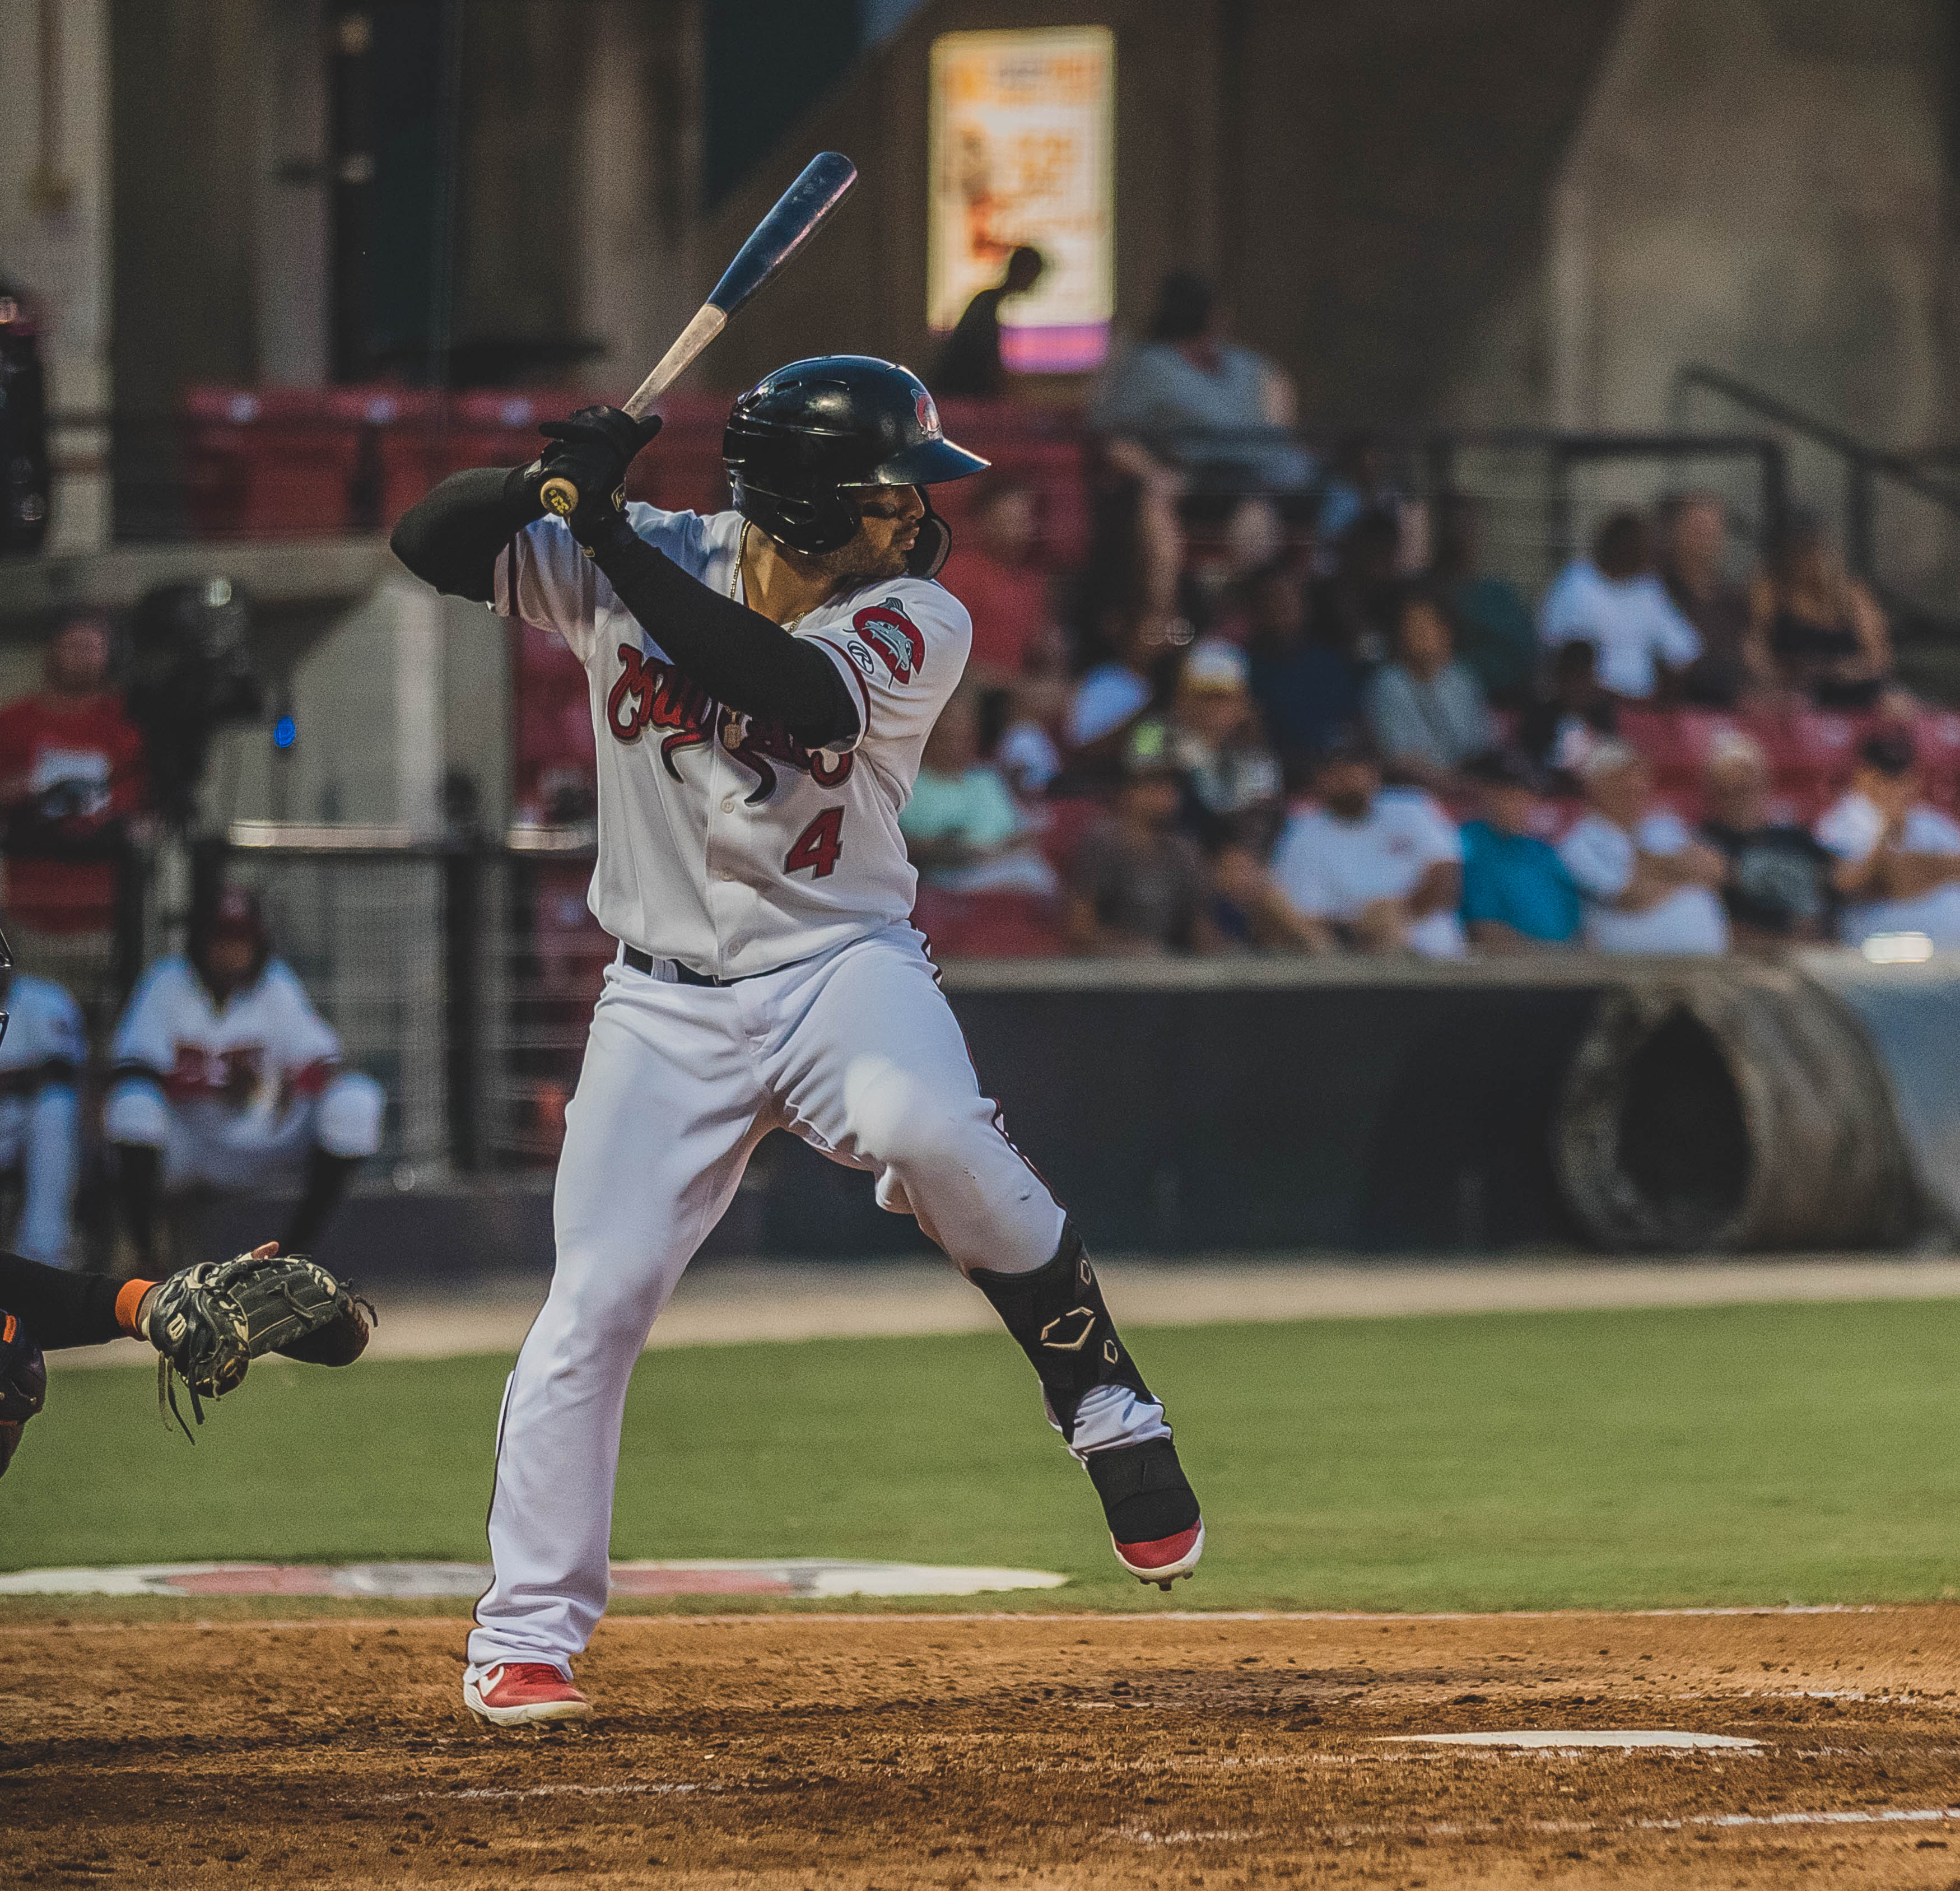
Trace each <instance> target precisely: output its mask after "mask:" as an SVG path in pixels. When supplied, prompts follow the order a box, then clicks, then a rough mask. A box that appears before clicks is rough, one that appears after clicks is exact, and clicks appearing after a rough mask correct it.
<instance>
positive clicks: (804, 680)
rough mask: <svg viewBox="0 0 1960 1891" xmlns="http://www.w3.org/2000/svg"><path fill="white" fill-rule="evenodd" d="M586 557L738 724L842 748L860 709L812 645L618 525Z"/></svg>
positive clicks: (851, 734) (815, 745)
mask: <svg viewBox="0 0 1960 1891" xmlns="http://www.w3.org/2000/svg"><path fill="white" fill-rule="evenodd" d="M593 558H594V559H595V560H596V561H597V563H598V566H599V568H600V570H601V571H603V572H604V573H605V574H606V582H607V583H608V584H610V585H611V586H612V587H613V593H614V594H615V595H616V597H618V598H619V601H620V602H621V603H622V604H624V605H625V606H626V608H627V609H628V610H629V611H631V612H632V613H633V615H634V616H635V617H636V618H638V619H639V621H640V622H641V623H642V624H644V626H646V627H647V629H648V631H649V632H651V633H652V635H653V636H654V639H655V641H657V642H658V644H659V645H660V648H662V649H663V651H666V652H667V655H668V656H669V657H671V658H672V659H673V661H674V663H675V664H676V666H678V667H679V669H680V670H681V671H682V672H683V674H685V675H686V676H687V677H688V678H689V680H690V681H692V682H693V683H698V685H699V686H701V687H702V689H705V690H706V691H707V692H708V694H709V695H710V696H713V697H714V699H715V700H716V701H717V702H721V703H724V704H726V705H727V707H728V708H731V709H734V710H737V711H739V712H740V713H741V714H743V715H752V716H759V717H762V718H764V719H765V720H766V721H771V722H780V723H781V724H782V725H783V727H784V728H786V729H788V731H789V732H790V734H792V735H793V736H794V737H796V738H797V740H798V741H800V742H803V743H807V745H808V746H809V747H811V748H813V749H821V748H828V747H833V746H835V745H836V744H838V743H845V742H848V741H850V740H852V738H853V737H855V736H856V735H857V734H858V731H859V727H860V717H859V714H858V705H857V703H856V702H855V701H854V699H853V697H852V694H851V689H850V686H849V685H848V684H847V683H845V680H844V678H843V676H842V675H841V674H840V673H838V668H837V666H836V665H835V664H834V663H832V661H831V660H830V658H829V657H828V656H827V655H826V654H825V653H824V651H823V650H822V649H821V648H819V646H818V645H815V644H813V643H810V642H807V641H804V640H803V638H799V637H792V636H791V635H790V634H789V632H788V631H786V630H784V629H783V627H782V626H781V625H780V624H773V623H772V622H770V621H769V620H768V618H766V617H765V616H762V613H760V612H759V611H753V610H749V608H748V607H747V606H746V605H743V604H738V603H736V601H735V600H734V599H733V598H732V597H718V596H717V595H716V594H714V592H713V591H710V590H709V589H708V587H707V586H706V585H705V584H701V583H699V582H698V581H696V580H695V579H694V578H690V577H689V576H688V575H687V574H686V572H685V571H683V570H682V569H681V568H680V567H679V565H676V564H675V563H674V562H673V561H672V560H671V559H669V558H668V557H667V556H666V555H665V554H664V553H663V552H659V551H657V550H656V549H654V547H653V546H651V545H649V544H648V543H647V542H646V540H644V539H643V538H641V536H639V535H638V533H636V532H635V531H634V530H632V527H630V526H628V524H626V523H625V521H624V520H623V519H622V521H620V524H619V528H618V529H617V530H615V531H612V532H609V533H606V534H605V535H604V536H602V537H601V538H600V540H598V542H597V543H596V544H595V545H594V546H593Z"/></svg>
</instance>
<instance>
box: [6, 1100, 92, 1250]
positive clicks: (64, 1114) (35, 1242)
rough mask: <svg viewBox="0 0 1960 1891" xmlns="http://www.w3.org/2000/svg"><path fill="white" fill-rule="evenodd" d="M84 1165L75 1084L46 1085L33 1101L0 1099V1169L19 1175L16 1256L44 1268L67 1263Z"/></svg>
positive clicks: (15, 1231) (78, 1104) (79, 1110)
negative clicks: (16, 1171) (77, 1180)
mask: <svg viewBox="0 0 1960 1891" xmlns="http://www.w3.org/2000/svg"><path fill="white" fill-rule="evenodd" d="M16 1167H18V1169H19V1170H20V1171H21V1218H20V1221H19V1223H18V1225H17V1226H16V1227H15V1228H14V1253H17V1254H22V1255H24V1256H26V1257H27V1259H29V1260H30V1261H39V1262H40V1263H41V1264H42V1265H43V1266H44V1267H65V1266H66V1265H68V1262H69V1260H70V1259H71V1256H70V1253H69V1248H70V1244H71V1239H72V1213H73V1210H74V1207H75V1177H76V1176H77V1174H78V1173H79V1171H80V1169H81V1103H80V1102H79V1101H78V1099H77V1098H76V1096H75V1086H74V1085H73V1084H43V1085H42V1086H41V1087H40V1089H39V1090H36V1091H35V1092H34V1093H33V1095H32V1096H31V1097H7V1098H6V1099H5V1100H0V1169H12V1168H16Z"/></svg>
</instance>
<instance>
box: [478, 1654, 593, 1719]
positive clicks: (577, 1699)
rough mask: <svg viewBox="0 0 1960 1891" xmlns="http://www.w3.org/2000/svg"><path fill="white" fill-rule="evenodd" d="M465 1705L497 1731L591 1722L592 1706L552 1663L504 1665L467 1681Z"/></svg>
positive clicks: (529, 1662) (487, 1669) (510, 1663)
mask: <svg viewBox="0 0 1960 1891" xmlns="http://www.w3.org/2000/svg"><path fill="white" fill-rule="evenodd" d="M463 1705H464V1706H465V1707H466V1708H469V1711H470V1712H471V1713H473V1714H475V1715H476V1717H477V1718H478V1719H479V1721H488V1722H489V1723H490V1724H491V1725H492V1726H493V1727H529V1726H530V1725H532V1724H533V1723H534V1722H536V1721H583V1720H587V1719H589V1718H590V1716H591V1713H592V1703H591V1702H590V1701H588V1700H587V1698H585V1696H584V1695H582V1694H581V1693H580V1692H579V1691H578V1689H576V1688H575V1687H574V1686H572V1685H571V1682H569V1681H568V1680H567V1679H565V1676H563V1675H562V1674H561V1673H558V1670H557V1669H555V1667H552V1664H551V1663H549V1661H502V1662H499V1663H498V1664H497V1666H496V1667H494V1668H485V1670H483V1672H482V1674H481V1675H480V1676H479V1675H478V1674H477V1673H476V1670H474V1669H472V1670H469V1672H468V1673H466V1674H465V1675H464V1676H463Z"/></svg>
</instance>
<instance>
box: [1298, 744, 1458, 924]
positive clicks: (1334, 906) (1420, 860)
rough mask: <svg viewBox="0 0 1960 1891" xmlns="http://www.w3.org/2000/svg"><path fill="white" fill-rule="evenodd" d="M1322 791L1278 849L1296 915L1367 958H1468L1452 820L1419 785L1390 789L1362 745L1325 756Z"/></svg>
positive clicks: (1319, 772) (1319, 776)
mask: <svg viewBox="0 0 1960 1891" xmlns="http://www.w3.org/2000/svg"><path fill="white" fill-rule="evenodd" d="M1313 786H1314V793H1315V794H1316V796H1317V797H1319V806H1318V807H1311V808H1308V809H1306V810H1305V811H1303V813H1298V814H1296V815H1294V816H1293V818H1292V820H1290V821H1288V822H1287V825H1286V829H1285V831H1284V832H1283V833H1282V834H1281V836H1280V840H1279V845H1278V847H1277V848H1274V852H1273V860H1272V877H1273V880H1274V884H1275V885H1276V886H1277V887H1278V889H1279V890H1280V893H1281V896H1283V897H1284V899H1286V901H1287V903H1288V904H1289V905H1290V906H1292V908H1293V910H1294V911H1295V912H1297V913H1299V914H1300V915H1301V916H1302V917H1303V918H1306V919H1309V920H1313V921H1316V922H1319V924H1320V925H1324V926H1326V927H1328V928H1332V931H1334V932H1335V934H1337V936H1338V937H1339V938H1341V941H1342V942H1343V943H1344V944H1347V945H1348V946H1349V947H1351V948H1352V949H1353V950H1355V951H1357V952H1370V953H1395V952H1413V953H1415V954H1417V956H1418V957H1421V958H1425V959H1460V958H1462V957H1465V956H1466V954H1467V953H1468V947H1467V946H1466V945H1465V941H1464V938H1463V928H1462V923H1461V922H1460V921H1459V919H1458V918H1457V916H1456V908H1457V903H1458V901H1459V899H1460V898H1461V896H1462V890H1463V843H1462V840H1461V839H1459V837H1458V835H1457V832H1456V826H1455V824H1454V823H1453V822H1452V821H1451V820H1449V817H1448V816H1447V815H1446V814H1445V813H1443V810H1441V809H1440V807H1437V804H1435V803H1434V802H1433V801H1431V800H1430V798H1429V797H1428V796H1427V794H1424V793H1422V792H1421V790H1419V789H1415V788H1383V786H1382V775H1381V770H1380V769H1379V767H1378V766H1377V765H1376V761H1375V758H1374V754H1373V750H1370V749H1369V748H1368V747H1367V746H1366V745H1365V744H1363V743H1360V741H1358V740H1350V741H1348V742H1344V743H1340V744H1338V745H1337V746H1336V747H1334V748H1332V749H1331V750H1328V752H1327V753H1325V754H1324V755H1323V756H1322V757H1321V758H1320V760H1319V765H1318V766H1317V767H1316V769H1315V771H1314V783H1313Z"/></svg>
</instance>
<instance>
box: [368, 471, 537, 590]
mask: <svg viewBox="0 0 1960 1891" xmlns="http://www.w3.org/2000/svg"><path fill="white" fill-rule="evenodd" d="M519 472H520V469H514V468H510V467H505V466H479V467H476V468H475V469H473V470H471V471H469V472H468V473H451V474H450V476H449V477H448V478H447V479H445V480H444V481H443V482H442V483H441V485H439V486H438V487H437V488H436V489H435V490H434V492H431V493H429V494H428V495H426V496H425V498H421V499H419V500H418V501H416V502H415V504H414V505H412V506H410V507H409V509H408V511H406V512H404V513H403V514H402V517H401V520H400V522H399V524H397V525H396V527H395V530H394V535H393V537H391V538H390V540H389V541H388V544H389V546H390V549H392V550H393V552H394V554H395V556H396V557H397V558H398V559H400V560H401V561H402V562H403V564H404V565H406V566H407V567H408V568H409V570H410V571H413V572H414V573H415V575H416V577H418V578H421V579H422V581H423V582H424V583H425V584H433V585H434V587H435V588H436V589H437V590H438V591H446V592H447V593H448V594H450V595H451V596H452V597H468V598H472V599H474V600H475V601H476V603H479V604H488V603H491V602H492V601H493V600H495V597H496V594H497V560H498V558H499V557H500V556H502V553H503V551H504V547H505V546H507V545H508V544H509V543H510V542H511V540H513V539H514V538H515V537H516V536H517V534H518V533H520V532H521V531H522V530H523V529H524V527H526V526H527V525H528V524H530V522H531V521H533V519H536V518H539V517H543V510H544V509H543V507H542V506H541V505H539V503H538V501H537V498H536V495H535V494H534V493H533V492H532V491H531V490H530V487H529V486H528V485H527V484H526V483H525V482H523V480H521V479H520V478H519V477H518V476H517V475H518V473H519Z"/></svg>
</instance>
